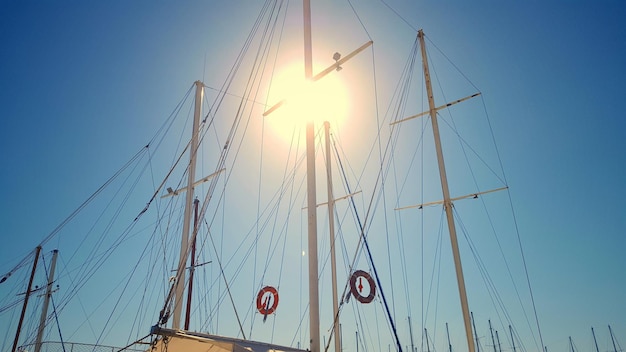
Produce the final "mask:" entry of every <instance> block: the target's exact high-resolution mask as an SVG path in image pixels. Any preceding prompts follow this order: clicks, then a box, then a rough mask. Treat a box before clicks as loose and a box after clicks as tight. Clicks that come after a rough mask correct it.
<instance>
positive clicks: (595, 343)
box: [591, 326, 600, 352]
mask: <svg viewBox="0 0 626 352" xmlns="http://www.w3.org/2000/svg"><path fill="white" fill-rule="evenodd" d="M591 335H593V344H594V345H595V346H596V352H600V350H599V349H598V340H596V333H595V331H593V326H592V327H591Z"/></svg>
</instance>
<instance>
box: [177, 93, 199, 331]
mask: <svg viewBox="0 0 626 352" xmlns="http://www.w3.org/2000/svg"><path fill="white" fill-rule="evenodd" d="M195 85H196V103H195V110H194V114H193V126H192V132H191V133H192V134H191V144H190V145H189V169H188V170H187V171H188V172H187V191H186V192H187V194H186V199H185V218H184V222H183V233H182V235H181V242H180V259H179V262H178V272H177V275H176V290H175V294H174V317H173V321H172V328H173V329H175V330H177V329H180V316H181V313H182V309H183V295H184V292H185V267H186V264H187V257H188V255H189V254H188V252H189V227H190V224H191V211H192V207H193V196H194V194H193V190H194V186H193V184H194V181H195V177H196V154H197V151H198V130H199V128H200V114H201V113H202V94H203V89H202V88H203V87H202V82H200V81H196V82H195Z"/></svg>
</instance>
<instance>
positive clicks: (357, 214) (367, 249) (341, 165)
mask: <svg viewBox="0 0 626 352" xmlns="http://www.w3.org/2000/svg"><path fill="white" fill-rule="evenodd" d="M333 148H334V150H335V155H336V157H337V162H338V163H339V169H340V170H341V175H342V176H343V180H344V182H345V184H346V189H347V190H348V194H351V193H352V191H351V190H350V185H349V184H348V179H347V177H346V173H345V170H344V168H343V164H342V162H341V158H340V157H339V153H338V151H337V148H336V146H335V144H334V143H333ZM350 204H351V205H352V208H353V210H354V213H355V215H356V220H357V222H358V223H359V229H360V231H361V238H362V239H363V244H365V250H366V251H367V259H368V260H369V262H370V265H371V266H372V270H373V271H374V278H375V279H376V284H377V285H378V288H379V289H380V296H381V297H382V299H383V304H384V306H385V312H386V313H387V318H388V319H389V323H390V324H391V330H392V331H393V336H394V338H395V340H396V345H397V346H398V351H400V352H402V345H401V344H400V338H399V337H398V331H397V329H396V325H395V324H394V322H393V317H392V316H391V311H390V310H389V304H387V298H386V297H385V293H384V292H383V286H382V285H381V283H380V279H379V278H378V271H377V270H376V266H375V265H374V259H373V257H372V252H371V251H370V246H369V244H368V242H367V237H366V236H365V230H364V229H363V224H362V223H361V218H360V217H359V213H358V212H357V209H356V204H355V203H354V199H353V197H350Z"/></svg>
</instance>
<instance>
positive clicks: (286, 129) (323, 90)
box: [265, 64, 349, 143]
mask: <svg viewBox="0 0 626 352" xmlns="http://www.w3.org/2000/svg"><path fill="white" fill-rule="evenodd" d="M348 100H349V99H348V92H347V90H346V87H345V85H344V84H343V82H342V81H341V78H340V74H339V73H338V72H331V73H330V74H328V75H326V76H325V77H323V78H321V79H319V80H318V81H316V82H311V81H307V80H305V79H304V69H303V67H302V65H301V64H300V65H291V66H289V67H288V68H287V69H285V70H284V71H282V72H280V73H279V75H277V76H276V78H275V79H274V81H273V82H272V86H271V91H270V100H269V102H270V106H271V105H272V104H277V103H278V102H280V101H283V104H282V105H281V106H280V107H279V108H278V109H276V110H275V111H273V112H272V113H271V114H269V115H267V116H266V117H265V119H266V123H267V124H268V125H269V126H271V128H272V130H273V131H274V133H275V134H276V135H277V136H278V137H280V138H281V139H283V140H284V141H286V142H288V143H289V142H290V141H291V140H292V136H293V135H294V131H295V134H296V135H298V134H300V135H304V127H305V126H306V123H307V122H309V121H313V122H314V124H315V126H316V129H317V128H318V127H320V126H321V125H322V123H323V122H324V121H329V122H330V123H331V126H333V128H338V127H340V125H341V124H342V123H343V122H345V120H346V117H347V115H348V109H349V102H348ZM268 109H269V108H268ZM298 128H301V129H302V130H301V131H300V133H299V131H298V130H295V129H298Z"/></svg>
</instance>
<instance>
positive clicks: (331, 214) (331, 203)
mask: <svg viewBox="0 0 626 352" xmlns="http://www.w3.org/2000/svg"><path fill="white" fill-rule="evenodd" d="M324 137H325V139H326V190H327V193H328V231H329V232H330V267H331V276H332V281H333V282H332V288H333V317H334V322H333V331H334V332H333V334H334V335H335V352H341V340H340V335H339V297H337V258H335V198H334V195H333V177H332V176H333V175H332V168H331V157H330V156H331V152H330V123H329V122H328V121H326V122H324ZM331 338H332V337H331Z"/></svg>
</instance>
